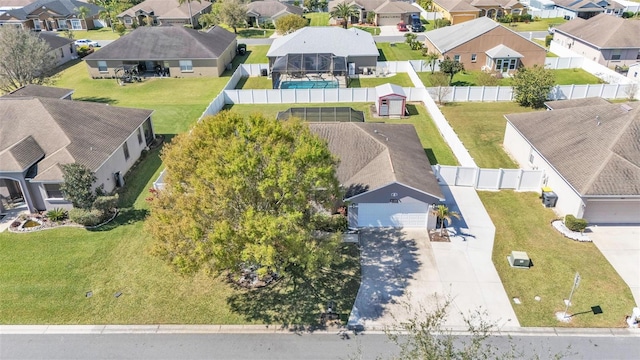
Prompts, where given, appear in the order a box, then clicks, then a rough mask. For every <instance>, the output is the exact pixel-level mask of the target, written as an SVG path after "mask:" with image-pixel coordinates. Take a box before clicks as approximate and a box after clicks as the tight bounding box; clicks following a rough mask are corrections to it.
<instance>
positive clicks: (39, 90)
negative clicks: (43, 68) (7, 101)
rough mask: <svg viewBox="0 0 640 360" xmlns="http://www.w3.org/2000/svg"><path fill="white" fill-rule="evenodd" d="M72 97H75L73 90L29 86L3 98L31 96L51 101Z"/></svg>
mask: <svg viewBox="0 0 640 360" xmlns="http://www.w3.org/2000/svg"><path fill="white" fill-rule="evenodd" d="M72 95H73V90H72V89H64V88H59V87H53V86H43V85H35V84H28V85H25V86H23V87H21V88H19V89H16V90H13V91H12V92H10V93H8V94H5V95H3V96H2V97H3V98H8V97H25V96H31V97H44V98H51V99H62V100H71V96H72Z"/></svg>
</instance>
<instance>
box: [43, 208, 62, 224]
mask: <svg viewBox="0 0 640 360" xmlns="http://www.w3.org/2000/svg"><path fill="white" fill-rule="evenodd" d="M47 217H48V218H49V220H51V221H62V220H64V219H66V218H67V210H65V209H62V208H55V209H51V210H49V211H47Z"/></svg>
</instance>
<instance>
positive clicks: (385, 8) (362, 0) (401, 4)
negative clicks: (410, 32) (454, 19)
mask: <svg viewBox="0 0 640 360" xmlns="http://www.w3.org/2000/svg"><path fill="white" fill-rule="evenodd" d="M342 3H346V4H348V5H353V6H354V7H355V8H356V9H357V10H358V14H357V15H356V16H353V17H352V18H351V19H347V21H348V23H349V24H358V23H365V22H366V21H367V14H368V13H369V12H373V13H374V14H375V18H374V23H375V24H376V25H377V26H385V25H387V26H388V25H396V24H398V23H399V22H405V23H407V24H410V23H411V16H412V15H414V14H415V15H419V14H420V10H419V9H418V8H417V7H415V6H413V5H411V4H410V3H409V2H408V1H402V0H334V1H330V2H329V9H333V8H334V7H336V5H338V4H342ZM329 23H330V24H331V25H337V24H340V23H342V19H333V18H331V19H330V20H329Z"/></svg>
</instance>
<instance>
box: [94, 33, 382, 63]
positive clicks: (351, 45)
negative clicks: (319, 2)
mask: <svg viewBox="0 0 640 360" xmlns="http://www.w3.org/2000/svg"><path fill="white" fill-rule="evenodd" d="M100 51H103V50H100ZM294 54H305V55H327V56H328V57H330V58H331V59H332V60H333V61H336V62H337V61H338V59H340V61H342V62H343V63H346V65H347V67H348V71H349V73H353V74H355V72H356V69H362V68H367V67H370V68H375V67H376V63H377V61H378V55H379V53H378V48H377V47H376V43H375V41H374V40H373V36H371V34H370V33H368V32H366V31H363V30H359V29H357V28H350V29H347V30H345V29H343V28H340V27H304V28H302V29H299V30H297V31H295V32H293V33H291V34H289V35H285V36H282V37H279V38H276V39H274V40H273V43H272V44H271V47H270V48H269V51H268V52H267V58H269V69H272V68H273V65H274V63H275V62H276V60H278V59H283V60H286V57H287V56H289V55H294ZM299 65H300V66H303V65H309V66H312V67H315V65H314V64H306V63H305V64H299ZM345 70H347V69H345ZM303 71H304V69H303ZM343 71H344V70H343Z"/></svg>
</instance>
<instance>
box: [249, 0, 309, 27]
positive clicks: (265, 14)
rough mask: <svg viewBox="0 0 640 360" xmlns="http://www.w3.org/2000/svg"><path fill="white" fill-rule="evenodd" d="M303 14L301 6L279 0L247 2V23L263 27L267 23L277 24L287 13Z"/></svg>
mask: <svg viewBox="0 0 640 360" xmlns="http://www.w3.org/2000/svg"><path fill="white" fill-rule="evenodd" d="M302 14H303V10H302V8H301V7H299V6H294V5H289V4H286V3H282V2H280V1H277V0H261V1H254V2H251V3H248V4H247V23H248V24H250V25H251V26H256V27H262V26H263V25H264V24H265V23H270V24H275V22H276V20H277V19H278V18H279V17H282V16H285V15H298V16H302Z"/></svg>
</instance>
